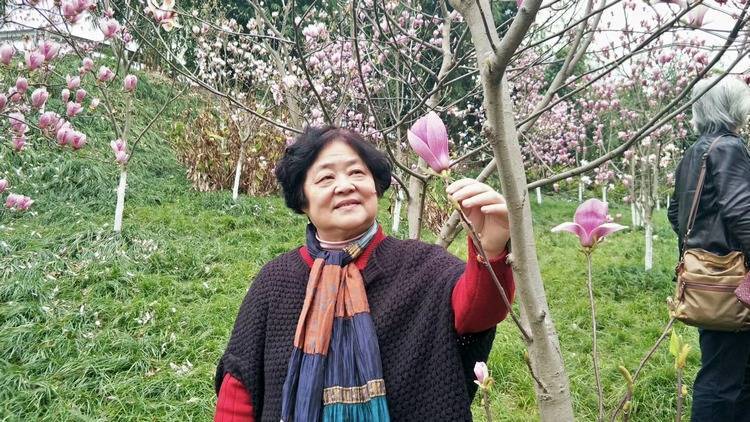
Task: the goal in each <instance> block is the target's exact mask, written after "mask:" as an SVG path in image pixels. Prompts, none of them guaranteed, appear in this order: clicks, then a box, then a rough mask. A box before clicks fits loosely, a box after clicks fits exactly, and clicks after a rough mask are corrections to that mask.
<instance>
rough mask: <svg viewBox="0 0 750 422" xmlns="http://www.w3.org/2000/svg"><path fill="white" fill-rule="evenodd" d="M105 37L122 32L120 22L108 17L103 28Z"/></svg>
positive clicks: (108, 37)
mask: <svg viewBox="0 0 750 422" xmlns="http://www.w3.org/2000/svg"><path fill="white" fill-rule="evenodd" d="M102 32H103V33H104V38H105V39H110V38H112V37H114V36H115V35H117V33H118V32H120V23H119V22H117V20H116V19H107V20H105V21H104V25H103V28H102Z"/></svg>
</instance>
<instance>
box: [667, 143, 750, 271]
mask: <svg viewBox="0 0 750 422" xmlns="http://www.w3.org/2000/svg"><path fill="white" fill-rule="evenodd" d="M718 136H721V139H719V141H718V142H717V144H716V145H714V148H713V149H712V150H711V152H710V153H709V155H708V161H707V164H706V181H705V183H704V186H703V194H702V195H701V198H700V202H699V204H698V214H697V216H696V219H695V224H694V225H693V231H692V232H691V234H690V238H689V239H688V243H687V248H702V249H705V250H707V251H709V252H713V253H715V254H718V255H726V254H728V253H729V252H731V251H742V252H744V253H745V257H746V258H747V257H750V154H748V150H747V147H746V145H745V142H744V140H743V139H742V138H740V137H739V136H737V135H735V134H733V133H731V132H729V131H723V132H719V133H714V134H707V135H703V136H701V137H700V138H699V139H698V140H697V141H696V142H695V143H694V144H693V145H691V146H690V147H689V148H688V149H687V150H686V151H685V155H684V157H683V158H682V161H680V164H679V165H678V166H677V170H676V171H675V191H674V195H673V196H672V199H671V201H670V203H669V211H668V213H667V215H668V217H669V221H670V223H672V228H673V229H674V231H675V232H676V233H677V235H678V239H679V246H680V248H682V243H683V240H684V236H685V232H686V231H687V220H688V214H689V213H690V206H691V204H692V201H693V195H694V193H695V188H696V185H697V184H698V174H699V173H700V167H701V159H702V157H703V154H705V153H706V151H707V150H708V147H709V146H710V145H711V142H712V141H713V140H714V139H716V138H717V137H718Z"/></svg>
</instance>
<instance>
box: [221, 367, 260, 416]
mask: <svg viewBox="0 0 750 422" xmlns="http://www.w3.org/2000/svg"><path fill="white" fill-rule="evenodd" d="M214 422H255V414H254V412H253V400H252V398H251V397H250V393H248V391H247V389H245V386H244V385H242V383H241V382H240V381H239V380H238V379H237V378H235V377H233V376H232V374H229V373H227V374H226V375H224V381H222V383H221V389H220V390H219V398H218V400H217V401H216V415H214Z"/></svg>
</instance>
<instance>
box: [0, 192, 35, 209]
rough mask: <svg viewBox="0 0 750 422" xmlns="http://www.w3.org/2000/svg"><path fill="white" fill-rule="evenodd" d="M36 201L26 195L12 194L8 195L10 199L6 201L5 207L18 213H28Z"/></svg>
mask: <svg viewBox="0 0 750 422" xmlns="http://www.w3.org/2000/svg"><path fill="white" fill-rule="evenodd" d="M33 203H34V201H33V200H32V199H31V198H29V197H28V196H24V195H18V194H16V193H11V194H10V195H8V197H7V198H6V199H5V207H6V208H9V209H16V210H18V211H26V210H28V209H29V207H31V204H33Z"/></svg>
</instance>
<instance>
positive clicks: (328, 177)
mask: <svg viewBox="0 0 750 422" xmlns="http://www.w3.org/2000/svg"><path fill="white" fill-rule="evenodd" d="M332 179H333V176H331V175H330V174H329V175H328V176H323V177H321V178H320V179H318V182H325V181H327V180H332Z"/></svg>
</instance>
